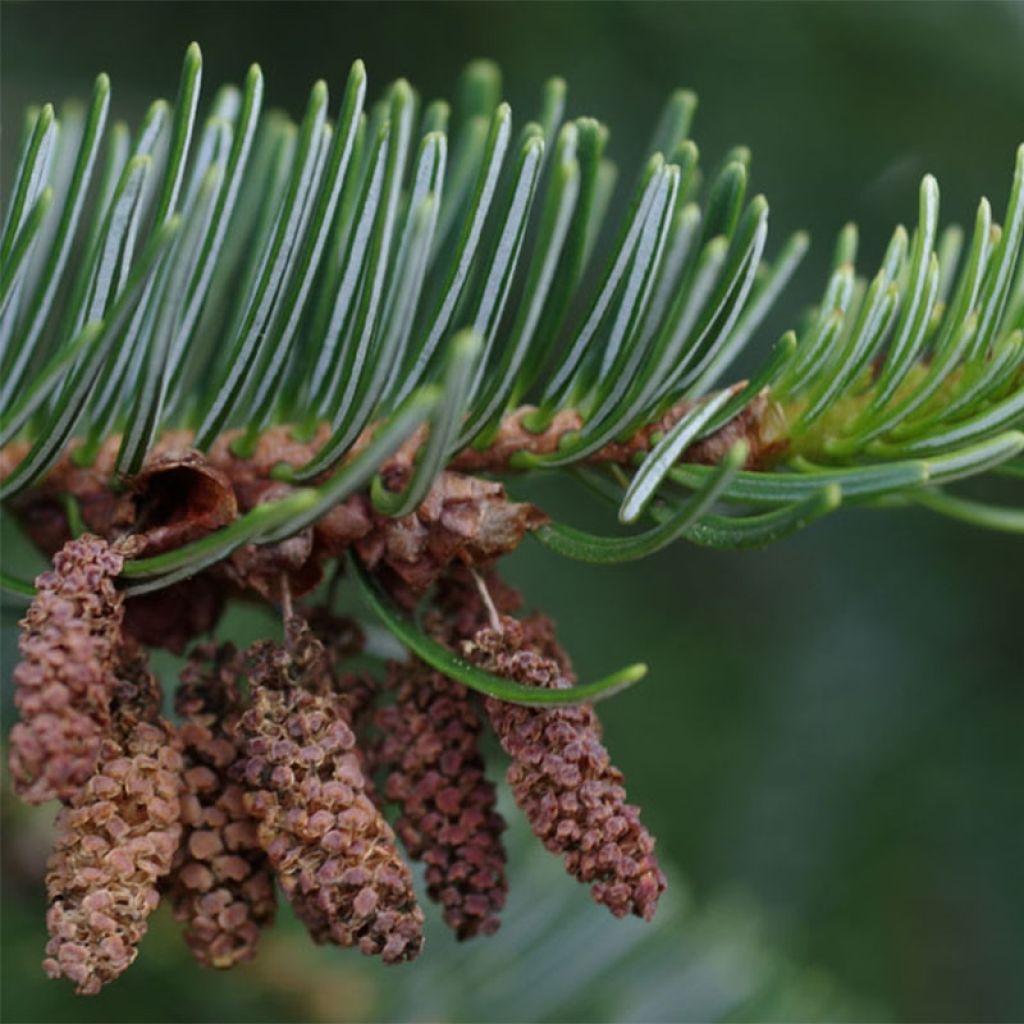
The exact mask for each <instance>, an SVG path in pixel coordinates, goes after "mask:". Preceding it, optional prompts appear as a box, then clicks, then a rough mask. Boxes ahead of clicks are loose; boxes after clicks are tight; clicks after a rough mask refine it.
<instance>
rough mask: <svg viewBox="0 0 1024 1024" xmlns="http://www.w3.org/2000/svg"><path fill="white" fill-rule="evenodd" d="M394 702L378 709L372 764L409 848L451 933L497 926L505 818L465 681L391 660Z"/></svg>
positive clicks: (502, 885) (483, 930) (485, 930)
mask: <svg viewBox="0 0 1024 1024" xmlns="http://www.w3.org/2000/svg"><path fill="white" fill-rule="evenodd" d="M389 682H390V685H391V687H392V688H393V689H394V691H395V702H394V703H393V704H391V705H389V706H388V707H384V708H381V709H380V710H379V711H378V712H377V716H376V723H377V727H378V730H379V739H378V741H377V746H376V749H375V752H374V763H375V764H377V765H381V766H383V767H384V768H385V769H386V772H387V777H386V782H385V784H384V795H385V796H386V797H387V799H388V800H392V801H394V802H396V803H397V804H398V805H399V807H400V808H401V815H400V817H399V819H398V821H397V823H396V825H395V828H396V831H397V832H398V835H399V836H400V837H401V839H402V842H403V843H404V844H405V848H406V850H407V851H408V853H409V855H410V856H411V857H412V858H413V859H415V860H422V861H423V862H424V863H425V864H426V882H427V892H428V894H429V895H430V897H431V899H433V900H436V901H437V902H438V903H440V904H441V906H442V907H443V916H444V920H445V921H446V922H447V923H448V924H449V925H450V926H451V928H452V929H453V930H454V931H455V934H456V936H457V937H458V938H459V939H468V938H471V937H473V936H475V935H491V934H493V933H494V932H495V931H497V929H498V926H499V923H500V922H499V920H498V917H497V912H498V911H499V910H501V908H502V907H503V906H504V903H505V894H506V892H507V890H508V884H507V882H506V880H505V848H504V845H503V844H502V841H501V833H502V832H503V831H504V829H505V821H504V819H503V818H502V817H501V815H499V814H498V813H496V811H495V809H494V808H495V800H496V794H495V790H494V786H493V785H492V784H491V783H490V782H489V781H488V780H487V778H486V777H485V776H484V761H483V757H482V755H481V752H480V733H481V721H480V717H479V715H478V714H477V711H476V709H475V707H474V705H473V703H472V701H471V700H470V694H469V692H468V691H467V690H466V688H465V687H464V686H461V685H460V684H459V683H456V682H454V681H453V680H451V679H447V678H446V677H445V676H443V675H441V674H440V673H438V672H435V671H433V670H432V669H431V668H430V667H429V666H427V665H424V664H423V663H422V662H419V661H414V662H412V663H409V664H401V665H400V664H397V663H392V664H391V666H390V668H389Z"/></svg>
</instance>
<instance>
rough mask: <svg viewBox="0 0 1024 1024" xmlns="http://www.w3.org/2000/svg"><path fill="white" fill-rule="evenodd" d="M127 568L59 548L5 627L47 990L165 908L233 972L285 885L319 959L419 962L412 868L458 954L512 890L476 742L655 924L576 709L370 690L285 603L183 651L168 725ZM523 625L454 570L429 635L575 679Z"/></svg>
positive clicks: (338, 625) (111, 950)
mask: <svg viewBox="0 0 1024 1024" xmlns="http://www.w3.org/2000/svg"><path fill="white" fill-rule="evenodd" d="M124 554H125V552H124V551H121V550H119V549H118V547H117V545H113V546H111V545H110V544H108V543H107V542H106V541H104V540H101V539H100V538H99V537H96V536H93V535H89V534H86V535H83V536H81V537H79V538H77V539H74V540H71V541H69V542H68V543H67V544H65V545H64V547H63V548H62V549H61V550H60V551H59V552H58V553H57V555H56V556H55V557H54V560H53V568H52V570H51V571H49V572H46V573H44V574H43V575H42V576H40V577H39V579H38V580H37V582H36V585H37V596H36V597H35V599H34V601H33V602H32V605H31V607H30V608H29V611H28V613H27V615H26V617H25V619H24V621H23V623H22V634H21V639H20V641H19V646H20V651H21V661H20V663H19V664H18V666H17V668H16V669H15V673H14V680H15V687H16V689H15V701H16V704H17V707H18V710H19V714H20V719H19V721H18V722H17V723H16V724H15V725H14V727H13V729H12V730H11V734H10V747H9V763H10V772H11V777H12V779H13V782H14V786H15V789H16V790H17V792H18V794H19V795H20V796H21V797H22V798H23V799H24V800H26V801H27V802H29V803H42V802H45V801H48V800H58V801H60V802H61V804H62V807H61V809H60V811H59V813H58V816H57V821H56V836H55V842H54V850H53V853H52V856H51V858H50V861H49V865H48V870H47V875H46V886H47V893H48V900H49V909H48V911H47V926H48V930H49V933H50V940H49V942H48V944H47V947H46V955H45V959H44V961H43V967H44V969H45V970H46V972H47V973H48V974H50V975H51V976H52V977H64V978H67V979H68V980H69V981H71V982H73V983H74V984H75V985H76V987H77V989H78V991H79V992H81V993H86V994H91V993H95V992H98V991H99V990H100V989H101V988H102V987H103V985H105V984H106V983H108V982H110V981H112V980H113V979H115V978H116V977H118V976H119V975H120V974H121V973H122V972H123V971H124V970H125V969H126V968H127V967H128V966H129V965H130V964H131V963H132V962H133V960H134V959H135V957H136V955H137V950H138V944H139V942H140V940H141V939H142V937H143V935H144V934H145V932H146V927H147V919H148V917H149V915H150V914H151V913H152V911H153V910H154V909H155V908H156V906H157V905H158V903H159V901H160V900H161V899H162V898H166V899H167V900H168V901H169V902H170V905H171V907H172V909H173V912H174V915H175V917H176V918H177V919H178V920H179V921H180V922H181V924H182V926H183V932H184V938H185V940H186V942H187V943H188V945H189V947H190V948H191V949H192V951H193V952H194V954H195V956H196V958H197V959H198V960H199V962H200V963H202V964H204V965H206V966H209V967H217V968H227V967H231V966H233V965H234V964H236V963H238V962H240V961H243V960H247V959H250V958H251V957H252V956H253V955H254V954H255V952H256V949H257V945H258V942H259V938H260V934H261V932H262V930H263V928H265V927H267V926H268V925H270V924H271V923H272V922H273V920H274V916H275V912H276V900H277V895H276V894H277V893H278V892H280V893H281V894H283V896H284V898H285V899H287V900H288V902H289V903H290V904H291V907H292V909H293V911H294V913H295V915H296V916H297V917H298V918H299V919H300V920H301V921H302V922H303V923H304V924H305V926H306V927H307V928H308V930H309V933H310V935H311V936H312V938H313V939H314V940H315V941H316V942H320V943H333V944H335V945H339V946H355V947H358V949H359V950H360V951H361V952H363V953H365V954H367V955H371V956H379V957H380V958H381V959H382V960H383V961H384V962H385V963H400V962H403V961H407V960H412V959H414V958H415V957H416V955H417V954H418V953H419V951H420V949H421V948H422V945H423V923H424V915H423V910H422V909H421V907H420V905H419V903H418V901H417V897H416V893H415V890H414V886H413V876H412V872H411V869H410V867H409V864H408V860H411V861H417V862H421V863H422V864H423V870H424V880H425V887H426V892H427V895H428V896H429V898H430V899H431V900H433V901H435V902H436V903H438V904H439V905H440V908H441V914H442V916H443V919H444V920H445V922H446V923H447V924H448V925H449V926H450V928H451V929H452V930H453V931H454V933H455V935H456V936H457V937H458V938H459V939H468V938H472V937H474V936H477V935H490V934H492V933H493V932H494V931H495V930H496V929H497V928H498V927H499V923H500V913H501V909H502V906H503V904H504V901H505V895H506V891H507V882H506V877H505V860H506V858H505V850H504V846H503V843H502V833H503V831H504V829H505V822H504V820H503V819H502V817H501V815H500V814H498V812H497V810H496V806H495V804H496V791H495V786H494V783H493V781H491V779H490V778H489V777H488V775H487V772H486V766H485V762H484V754H483V745H484V742H485V730H486V728H487V726H488V725H489V726H490V728H491V729H492V730H493V733H494V734H495V735H496V737H497V739H498V741H499V743H500V745H501V746H502V748H503V749H504V751H505V753H506V754H507V755H508V758H509V765H508V772H507V777H508V783H509V786H510V789H511V791H512V795H513V797H514V798H515V801H516V803H517V804H518V805H519V807H520V808H521V809H522V811H523V812H524V814H525V816H526V818H527V820H528V821H529V824H530V826H531V828H532V829H533V831H534V832H535V834H536V835H537V836H538V838H539V839H540V840H541V841H542V842H543V844H544V846H545V847H547V849H549V850H551V851H552V852H553V853H556V854H558V855H560V856H561V857H562V858H563V859H564V862H565V866H566V869H567V870H568V872H569V873H570V874H571V875H573V876H574V877H575V878H577V879H578V880H579V881H581V882H585V883H587V884H588V885H590V886H591V891H592V894H593V896H594V899H595V900H597V901H598V902H600V903H602V904H604V905H605V906H607V907H608V908H609V910H611V912H612V913H613V914H615V915H617V916H622V915H625V914H635V915H637V916H639V917H642V918H645V919H649V918H650V917H651V916H652V915H653V913H654V911H655V908H656V905H657V901H658V897H659V895H660V893H661V892H662V891H663V889H664V887H665V879H664V876H663V874H662V872H661V871H660V869H659V867H658V864H657V861H656V859H655V857H654V854H653V845H654V843H653V840H652V839H651V837H650V835H649V834H648V833H647V831H646V830H645V829H644V827H643V826H642V825H641V824H640V821H639V816H638V811H637V808H636V807H634V806H632V805H630V804H628V803H627V802H626V795H625V790H624V788H623V779H622V774H621V773H620V772H619V771H618V770H617V769H616V768H615V767H614V766H613V765H612V764H611V762H610V760H609V757H608V754H607V751H606V750H605V748H604V746H603V744H602V742H601V731H600V724H599V722H598V719H597V716H596V714H595V712H594V709H593V708H592V707H590V706H588V705H580V706H569V707H555V708H533V707H526V706H522V705H514V704H509V703H504V702H501V701H497V700H494V699H491V698H488V699H486V700H481V699H479V698H478V697H477V695H476V694H474V693H472V692H471V691H469V690H467V689H466V688H465V687H463V686H462V685H461V684H460V683H458V682H456V681H455V680H452V679H449V678H447V677H445V676H443V675H441V674H440V673H438V672H437V671H435V670H434V669H433V668H431V667H430V666H428V665H426V664H425V663H423V662H420V661H418V660H415V659H412V660H409V661H406V662H403V663H398V662H391V663H389V664H388V665H387V666H386V668H385V671H384V672H383V673H382V678H381V679H380V681H376V680H375V679H374V678H373V677H372V676H371V675H369V674H367V673H366V672H365V671H356V670H354V669H353V668H352V658H353V656H354V655H356V654H358V653H359V651H360V648H361V634H360V633H359V630H358V628H357V627H355V626H354V624H353V623H351V622H350V621H349V620H345V619H341V618H338V617H335V616H333V615H332V614H331V613H330V612H329V611H327V610H326V609H324V608H313V609H310V610H309V611H308V612H299V611H297V610H293V609H292V607H291V603H290V601H285V602H284V610H285V623H284V640H283V642H282V643H275V642H271V641H260V642H258V643H256V644H254V645H253V646H252V647H250V648H249V649H248V650H246V651H237V650H236V649H235V648H234V647H233V646H232V645H231V644H227V643H220V644H218V643H216V642H213V641H204V642H200V643H198V644H196V645H195V646H193V648H192V650H191V651H190V653H189V654H188V657H187V660H186V661H185V666H184V668H183V670H182V672H181V678H180V682H179V685H178V688H177V692H176V694H175V697H174V701H173V706H174V715H173V720H171V719H169V718H165V717H164V709H163V700H162V694H161V690H160V686H159V683H158V681H157V679H156V677H155V676H154V675H153V673H152V672H151V671H150V669H149V667H148V661H147V656H146V652H145V649H144V648H143V647H142V646H141V645H140V644H139V643H138V641H137V640H136V639H134V638H133V636H132V634H131V632H130V631H129V630H127V629H125V628H123V626H124V612H125V608H124V602H123V598H122V595H121V592H120V591H119V590H118V589H117V587H116V585H115V581H116V578H117V576H118V574H119V572H120V571H121V567H122V564H123V558H124ZM519 607H520V601H519V598H518V595H517V594H516V593H515V592H514V591H512V590H511V589H510V588H508V587H507V586H505V585H504V584H503V583H502V582H501V581H500V580H499V579H498V578H497V577H496V576H494V575H493V573H492V574H490V575H489V576H488V581H487V583H486V584H484V583H483V581H482V580H481V579H480V578H479V577H477V576H476V575H475V574H474V573H473V572H472V571H471V570H469V569H467V568H465V567H463V566H461V565H455V566H449V567H448V568H447V569H446V570H445V572H444V573H443V574H441V575H440V577H439V578H438V579H437V581H436V584H435V586H434V589H433V591H432V592H431V610H430V612H429V613H428V615H427V618H426V622H427V625H428V628H429V629H430V631H431V632H432V633H433V634H434V635H435V637H436V638H437V639H438V640H440V641H442V642H443V643H445V644H447V645H448V646H449V647H450V648H452V649H453V650H455V651H457V652H458V653H459V654H461V655H462V656H463V657H464V658H466V659H468V660H470V661H472V662H474V663H476V664H477V665H479V666H480V667H481V668H484V669H486V670H488V671H490V672H492V673H495V674H498V675H502V676H505V677H507V678H509V679H514V680H516V681H517V682H519V683H522V684H526V685H531V686H537V687H545V688H552V689H560V688H564V687H567V686H570V685H571V684H572V681H573V676H572V669H571V666H570V664H569V661H568V659H567V657H566V656H565V654H564V652H563V651H562V649H561V648H560V647H559V645H558V643H557V641H556V640H555V637H554V633H553V630H552V627H551V623H550V621H549V620H548V619H546V618H544V617H543V616H538V615H534V616H530V617H527V618H516V617H514V613H515V612H517V611H518V610H519ZM365 661H366V659H363V661H362V662H360V664H363V663H365ZM392 806H393V807H394V808H395V809H396V813H395V814H392V812H391V811H390V810H389V808H390V807H392ZM386 815H388V816H390V818H391V820H393V824H391V823H389V817H388V816H386ZM403 849H404V855H403V852H402V850H403ZM407 858H408V860H407Z"/></svg>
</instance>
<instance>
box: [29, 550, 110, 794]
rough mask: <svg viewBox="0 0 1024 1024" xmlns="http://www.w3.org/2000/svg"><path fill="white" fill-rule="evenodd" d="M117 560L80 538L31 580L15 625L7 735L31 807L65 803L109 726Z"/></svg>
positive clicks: (92, 763) (87, 769)
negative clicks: (11, 718)
mask: <svg viewBox="0 0 1024 1024" xmlns="http://www.w3.org/2000/svg"><path fill="white" fill-rule="evenodd" d="M122 564H123V559H122V558H121V556H120V555H119V554H117V553H116V552H115V551H113V550H111V548H110V546H109V545H108V544H107V542H106V541H104V540H101V539H100V538H99V537H95V536H92V535H91V534H83V535H82V536H81V537H78V538H77V539H75V540H72V541H69V542H68V543H67V544H65V545H64V547H63V548H62V549H61V550H60V551H58V552H57V554H56V555H54V557H53V568H52V569H51V570H49V571H48V572H44V573H42V574H41V575H40V576H39V578H38V579H37V580H36V589H37V593H36V596H35V598H34V599H33V601H32V604H31V605H30V606H29V609H28V613H27V614H26V616H25V618H24V619H23V620H22V623H21V629H22V632H21V636H20V638H19V640H18V647H19V650H20V652H21V661H20V662H19V664H18V665H17V666H16V667H15V669H14V686H15V690H14V703H15V704H16V705H17V707H18V711H19V712H20V716H21V720H20V721H19V722H17V723H15V725H14V727H13V728H12V729H11V737H10V752H9V764H10V769H11V776H12V778H13V780H14V788H15V790H16V791H17V793H18V794H19V795H20V796H21V798H22V799H23V800H25V801H26V802H27V803H30V804H39V803H44V802H45V801H47V800H52V799H55V798H58V799H61V800H64V801H65V802H67V801H69V800H71V798H72V797H73V796H74V795H75V793H77V792H78V790H79V789H80V788H81V787H82V785H83V784H84V783H85V782H86V780H87V779H88V778H89V776H90V775H91V774H92V771H93V768H94V767H95V765H96V758H97V755H98V754H99V749H100V744H101V742H102V740H103V738H104V736H105V734H106V732H107V730H108V728H109V726H110V700H111V696H112V693H113V689H114V685H115V680H114V669H115V663H116V660H117V647H118V643H119V639H120V635H121V619H122V616H123V608H122V599H121V595H120V594H119V593H118V592H117V590H115V589H114V584H113V580H114V577H115V576H117V574H118V573H119V572H120V571H121V566H122Z"/></svg>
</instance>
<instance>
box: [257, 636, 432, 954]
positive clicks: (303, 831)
mask: <svg viewBox="0 0 1024 1024" xmlns="http://www.w3.org/2000/svg"><path fill="white" fill-rule="evenodd" d="M286 630H287V645H286V648H284V649H282V648H280V647H277V646H276V645H274V644H272V643H267V642H263V643H258V644H256V645H255V646H254V648H253V649H252V650H251V652H250V663H251V664H250V669H249V671H250V685H251V688H252V705H251V707H250V708H249V709H248V710H247V711H246V712H245V713H244V714H243V716H242V719H241V732H242V735H243V736H244V739H245V753H246V759H245V762H244V766H243V768H244V770H243V771H242V773H241V776H242V778H243V779H244V783H245V786H246V788H247V789H248V792H247V794H246V798H245V803H246V807H247V808H248V810H249V811H250V813H252V814H253V815H254V816H255V817H256V818H258V819H259V822H260V824H259V838H260V842H261V843H262V844H263V847H264V849H265V850H266V852H267V855H268V857H269V859H270V863H271V865H272V866H273V868H274V871H275V872H276V874H277V877H278V879H279V881H280V883H281V887H282V889H283V890H284V892H285V893H286V895H287V896H288V898H289V900H290V901H291V903H292V905H293V907H294V908H295V911H296V913H297V914H298V916H299V917H300V918H301V919H302V920H303V922H304V923H305V924H306V926H307V928H308V929H309V931H310V933H311V934H312V935H313V938H314V939H316V941H318V942H333V943H336V944H337V945H340V946H358V947H359V949H360V950H361V951H362V952H363V953H366V954H368V955H376V956H380V957H381V959H382V960H383V961H384V962H385V963H400V962H402V961H404V960H411V959H413V958H414V957H415V956H416V955H417V954H418V953H419V951H420V948H421V946H422V944H423V934H422V931H423V912H422V910H421V909H420V907H419V905H418V904H417V902H416V897H415V893H414V892H413V887H412V876H411V874H410V871H409V868H408V867H407V865H406V864H405V863H404V862H403V860H402V858H401V855H400V854H399V852H398V848H397V846H396V844H395V835H394V832H393V831H392V830H391V827H390V826H389V825H388V824H387V822H386V821H385V820H384V818H383V817H382V816H381V814H380V811H379V810H378V809H377V807H376V806H375V805H374V803H373V801H372V800H371V799H370V797H369V796H368V794H367V792H366V781H365V777H364V775H363V771H362V767H361V764H360V756H359V754H358V753H357V752H356V750H355V735H354V733H353V731H352V728H351V725H350V722H349V721H348V720H347V714H348V708H347V704H346V702H345V701H340V700H338V699H337V695H336V694H334V693H332V687H331V685H330V678H329V666H328V664H327V659H326V655H325V652H324V648H323V646H322V644H321V643H320V642H319V641H318V640H317V639H316V638H315V637H314V636H313V634H312V632H311V631H310V629H309V627H308V626H307V625H306V623H305V622H303V621H302V620H301V619H297V618H290V619H289V620H288V622H287V625H286Z"/></svg>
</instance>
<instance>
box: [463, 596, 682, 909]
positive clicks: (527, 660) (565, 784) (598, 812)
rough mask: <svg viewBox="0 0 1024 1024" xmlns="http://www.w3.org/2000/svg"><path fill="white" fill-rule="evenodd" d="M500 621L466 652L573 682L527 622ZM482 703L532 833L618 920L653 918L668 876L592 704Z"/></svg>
mask: <svg viewBox="0 0 1024 1024" xmlns="http://www.w3.org/2000/svg"><path fill="white" fill-rule="evenodd" d="M500 626H501V628H500V630H496V629H494V628H492V627H490V626H487V627H484V628H483V629H481V630H479V631H478V632H477V634H476V636H475V637H474V638H473V640H472V641H468V642H466V643H465V644H464V647H463V652H464V654H465V656H466V657H467V658H468V659H469V660H471V661H472V662H473V663H474V664H477V665H479V666H480V667H481V668H484V669H486V670H487V671H490V672H494V673H496V674H497V675H500V676H504V677H506V678H508V679H513V680H515V681H517V682H520V683H525V684H527V685H530V686H538V687H543V688H544V689H565V688H567V687H568V686H569V685H571V684H570V682H569V680H568V679H567V678H566V677H565V675H564V674H563V672H562V670H561V668H560V666H559V664H558V662H557V661H555V660H554V659H553V658H551V657H547V656H545V655H543V654H541V653H539V652H538V651H536V650H533V649H531V648H530V647H529V646H527V645H526V641H527V636H526V632H525V631H524V629H523V626H522V624H521V623H519V622H516V620H514V619H511V618H508V617H506V616H503V617H502V620H501V623H500ZM486 707H487V712H488V714H489V715H490V718H491V723H492V725H493V726H494V728H495V731H496V732H497V734H498V738H499V739H500V741H501V745H502V746H503V747H504V749H505V751H506V752H507V753H508V755H509V757H510V758H511V759H512V761H511V764H510V765H509V769H508V782H509V785H510V786H511V788H512V793H513V796H514V797H515V800H516V803H517V804H518V805H519V807H520V808H521V809H522V810H523V812H524V813H525V814H526V817H527V819H528V820H529V822H530V827H531V828H532V829H533V831H534V833H535V834H536V835H537V836H538V838H540V840H541V841H542V842H543V843H544V845H545V846H546V847H547V849H549V850H551V851H552V852H553V853H558V854H560V855H561V856H562V857H563V858H564V861H565V866H566V869H567V870H568V871H569V873H570V874H571V875H572V876H573V877H575V878H576V879H578V880H579V881H581V882H586V883H588V884H590V886H591V893H592V895H593V897H594V899H595V900H597V902H598V903H603V904H604V905H605V906H606V907H608V909H609V910H611V912H612V913H613V914H614V915H615V916H616V917H623V916H625V915H626V914H635V915H636V916H637V917H642V918H644V919H645V920H650V919H651V917H653V916H654V912H655V909H656V908H657V902H658V897H659V896H660V895H661V893H662V892H663V891H664V889H665V876H664V874H663V873H662V871H661V869H660V868H659V867H658V862H657V860H656V858H655V856H654V840H653V839H652V838H651V836H650V834H649V833H648V832H647V830H646V829H645V828H644V827H643V825H641V823H640V812H639V809H638V808H637V807H635V806H633V805H632V804H628V803H626V791H625V789H624V787H623V776H622V773H621V772H620V771H619V770H618V769H617V768H616V767H615V766H614V765H612V764H611V762H610V759H609V757H608V752H607V750H605V748H604V746H603V745H602V743H601V740H600V727H599V723H598V719H597V715H596V713H595V711H594V708H593V707H592V706H591V705H588V704H583V705H577V706H572V707H559V708H532V707H524V706H523V705H519V704H509V703H505V702H504V701H499V700H494V699H493V698H488V699H487V701H486Z"/></svg>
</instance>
